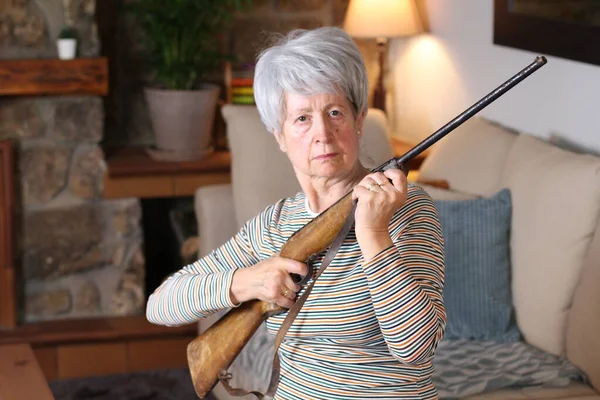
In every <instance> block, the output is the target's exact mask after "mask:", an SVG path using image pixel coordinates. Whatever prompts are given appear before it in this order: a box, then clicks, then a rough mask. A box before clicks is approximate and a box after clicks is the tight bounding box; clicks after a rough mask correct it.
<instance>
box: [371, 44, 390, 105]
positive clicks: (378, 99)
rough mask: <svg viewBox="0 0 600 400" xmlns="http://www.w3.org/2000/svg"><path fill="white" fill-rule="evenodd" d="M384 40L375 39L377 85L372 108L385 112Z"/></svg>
mask: <svg viewBox="0 0 600 400" xmlns="http://www.w3.org/2000/svg"><path fill="white" fill-rule="evenodd" d="M386 44H387V39H386V38H377V51H378V53H379V76H378V77H377V84H376V85H375V89H374V91H373V108H378V109H380V110H382V111H383V112H385V97H386V93H385V85H384V84H383V80H384V77H385V51H386Z"/></svg>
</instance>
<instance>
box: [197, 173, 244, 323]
mask: <svg viewBox="0 0 600 400" xmlns="http://www.w3.org/2000/svg"><path fill="white" fill-rule="evenodd" d="M194 211H195V213H196V223H197V224H198V237H199V242H198V257H204V256H205V255H207V254H208V253H210V252H211V251H212V250H214V249H216V248H217V247H219V246H220V245H222V244H223V243H225V242H226V241H227V240H229V239H230V238H231V237H232V236H233V235H235V233H236V232H237V220H236V218H235V209H234V206H233V191H232V188H231V185H230V184H223V185H210V186H203V187H200V188H198V189H196V193H195V194H194ZM227 311H228V310H223V311H220V312H217V313H215V314H212V315H209V316H208V317H206V318H203V319H201V320H199V321H198V333H202V332H204V331H205V330H206V329H208V327H210V326H211V325H212V324H214V323H215V322H216V321H217V320H218V319H219V318H221V317H222V316H223V314H225V312H227Z"/></svg>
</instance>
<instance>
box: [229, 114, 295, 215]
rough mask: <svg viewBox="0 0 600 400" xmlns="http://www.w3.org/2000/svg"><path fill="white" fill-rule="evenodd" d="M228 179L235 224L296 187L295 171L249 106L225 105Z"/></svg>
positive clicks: (289, 193) (291, 193) (286, 194)
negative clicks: (229, 165) (229, 164)
mask: <svg viewBox="0 0 600 400" xmlns="http://www.w3.org/2000/svg"><path fill="white" fill-rule="evenodd" d="M222 114H223V118H224V119H225V122H226V123H227V140H228V142H229V148H230V150H231V160H232V162H231V182H232V186H233V198H234V204H235V212H236V216H237V220H238V225H239V226H241V225H242V224H244V223H245V222H246V221H248V220H249V219H250V218H252V217H254V216H255V215H256V214H258V213H259V212H260V211H262V210H263V209H264V208H265V207H266V206H267V205H269V204H272V203H275V202H276V201H277V200H279V199H281V198H283V197H286V196H290V195H293V194H294V193H296V192H297V191H298V190H300V185H299V184H298V180H297V179H296V175H295V173H294V170H293V169H292V166H291V164H290V162H289V160H288V158H287V156H286V154H285V153H283V152H281V150H280V149H279V146H278V145H277V142H276V140H275V138H274V137H273V135H272V134H271V133H269V132H267V130H266V128H265V126H264V125H263V123H262V122H261V120H260V116H259V114H258V110H257V109H256V107H253V106H244V105H225V106H224V107H223V109H222Z"/></svg>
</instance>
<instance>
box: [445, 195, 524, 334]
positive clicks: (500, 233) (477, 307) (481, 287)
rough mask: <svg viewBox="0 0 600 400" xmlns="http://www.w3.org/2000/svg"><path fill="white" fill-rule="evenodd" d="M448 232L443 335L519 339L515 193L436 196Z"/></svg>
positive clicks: (446, 236) (446, 235) (446, 238)
mask: <svg viewBox="0 0 600 400" xmlns="http://www.w3.org/2000/svg"><path fill="white" fill-rule="evenodd" d="M436 207H437V209H438V213H439V216H440V223H441V225H442V230H443V232H444V240H445V243H444V250H445V253H446V277H445V284H444V302H445V306H446V313H447V325H446V333H445V336H444V338H445V339H478V340H496V341H501V342H510V341H515V340H519V339H520V336H521V335H520V332H519V329H518V327H517V325H516V323H515V321H514V313H513V310H514V308H513V303H512V293H511V285H510V282H511V279H510V221H511V212H512V206H511V196H510V191H509V190H508V189H502V190H501V191H499V192H498V193H496V194H495V195H494V196H492V197H489V198H477V199H472V200H437V201H436Z"/></svg>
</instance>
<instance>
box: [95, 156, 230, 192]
mask: <svg viewBox="0 0 600 400" xmlns="http://www.w3.org/2000/svg"><path fill="white" fill-rule="evenodd" d="M104 153H105V157H106V165H107V171H106V174H105V176H104V192H103V197H104V198H125V197H140V198H149V197H178V196H193V195H194V192H195V191H196V189H197V188H198V187H201V186H205V185H215V184H222V183H229V182H231V174H230V167H231V154H230V153H229V152H228V151H215V152H214V153H212V154H210V155H208V156H206V157H205V158H203V159H201V160H198V161H185V162H166V161H156V160H153V159H152V158H150V156H148V154H147V153H146V151H145V148H144V147H113V148H106V149H104Z"/></svg>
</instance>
